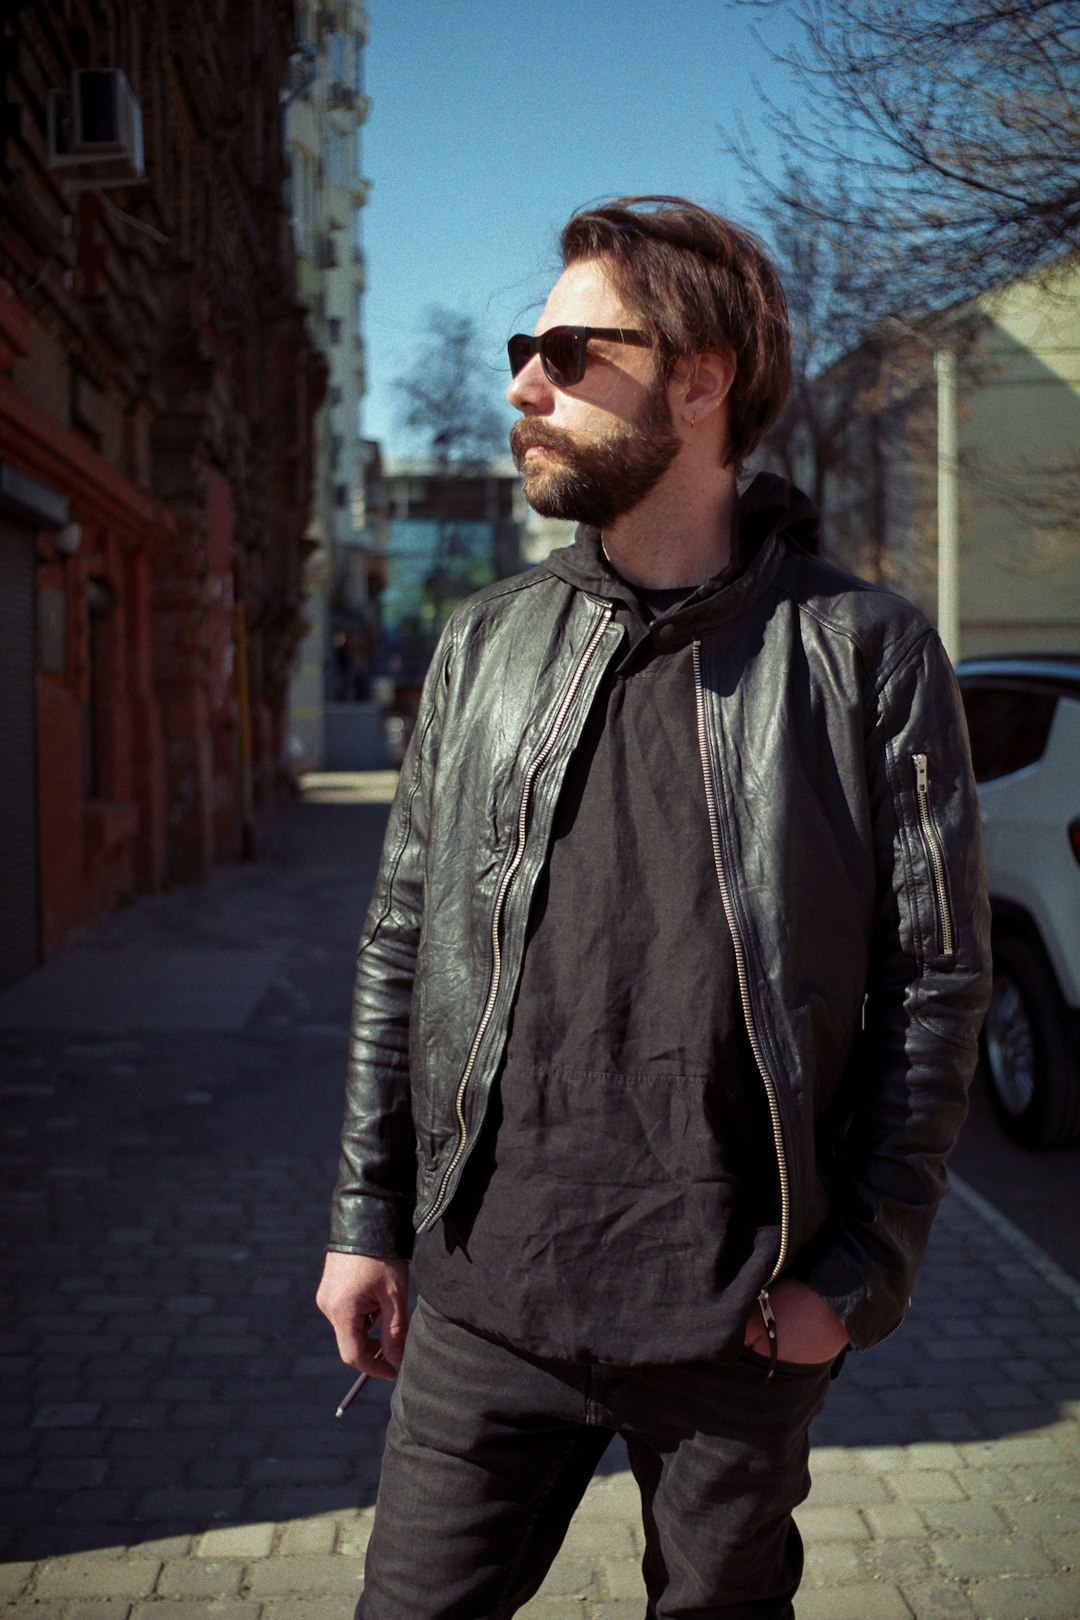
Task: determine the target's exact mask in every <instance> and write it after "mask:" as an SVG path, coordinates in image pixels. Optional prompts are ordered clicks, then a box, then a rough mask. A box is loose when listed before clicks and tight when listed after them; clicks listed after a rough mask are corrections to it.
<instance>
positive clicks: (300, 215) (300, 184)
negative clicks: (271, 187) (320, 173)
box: [291, 147, 315, 256]
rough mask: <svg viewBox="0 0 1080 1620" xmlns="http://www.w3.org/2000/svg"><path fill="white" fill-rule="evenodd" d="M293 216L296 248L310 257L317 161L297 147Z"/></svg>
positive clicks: (295, 150)
mask: <svg viewBox="0 0 1080 1620" xmlns="http://www.w3.org/2000/svg"><path fill="white" fill-rule="evenodd" d="M291 167H292V188H291V189H292V215H293V230H294V232H295V235H296V246H297V250H298V252H300V253H303V254H306V255H309V256H310V254H311V252H312V249H313V247H314V243H315V161H314V159H313V158H312V157H311V155H310V154H309V153H307V152H304V151H302V150H301V149H300V148H299V147H295V148H294V149H293V153H292V165H291Z"/></svg>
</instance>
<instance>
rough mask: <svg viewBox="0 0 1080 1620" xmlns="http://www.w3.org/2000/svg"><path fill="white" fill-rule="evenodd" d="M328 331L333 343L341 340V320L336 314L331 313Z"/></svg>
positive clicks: (327, 324) (327, 326)
mask: <svg viewBox="0 0 1080 1620" xmlns="http://www.w3.org/2000/svg"><path fill="white" fill-rule="evenodd" d="M326 333H327V336H328V337H329V339H330V342H331V343H340V342H341V321H340V320H339V319H338V317H337V316H336V315H331V317H330V319H329V320H328V321H327V323H326Z"/></svg>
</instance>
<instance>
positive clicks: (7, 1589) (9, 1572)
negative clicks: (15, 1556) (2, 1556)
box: [0, 1563, 35, 1598]
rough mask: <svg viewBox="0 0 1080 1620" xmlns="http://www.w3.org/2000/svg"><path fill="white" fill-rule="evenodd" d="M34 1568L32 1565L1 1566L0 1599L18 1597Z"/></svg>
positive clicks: (13, 1564)
mask: <svg viewBox="0 0 1080 1620" xmlns="http://www.w3.org/2000/svg"><path fill="white" fill-rule="evenodd" d="M34 1568H35V1566H34V1564H32V1563H10V1564H8V1563H4V1564H0V1598H14V1597H18V1595H19V1593H20V1592H21V1591H22V1589H23V1587H24V1586H25V1585H26V1583H27V1581H28V1580H29V1579H30V1576H31V1575H32V1574H33V1571H34Z"/></svg>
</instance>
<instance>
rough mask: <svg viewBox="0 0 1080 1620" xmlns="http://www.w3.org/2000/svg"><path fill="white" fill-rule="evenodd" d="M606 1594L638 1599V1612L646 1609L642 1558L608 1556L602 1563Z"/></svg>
mask: <svg viewBox="0 0 1080 1620" xmlns="http://www.w3.org/2000/svg"><path fill="white" fill-rule="evenodd" d="M600 1580H601V1583H602V1585H603V1588H604V1593H605V1596H607V1597H612V1598H620V1599H623V1600H625V1601H626V1602H628V1603H629V1602H631V1601H636V1603H637V1605H638V1609H637V1612H638V1614H642V1613H644V1610H645V1580H644V1577H643V1575H642V1573H641V1559H640V1558H607V1559H605V1560H604V1562H603V1563H602V1564H601V1565H600Z"/></svg>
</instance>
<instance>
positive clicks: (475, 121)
mask: <svg viewBox="0 0 1080 1620" xmlns="http://www.w3.org/2000/svg"><path fill="white" fill-rule="evenodd" d="M369 20H370V40H369V46H368V52H367V90H368V93H369V95H370V96H371V98H372V110H371V117H370V121H369V123H368V125H367V127H366V129H365V135H364V141H365V165H364V167H365V173H366V174H367V176H368V178H369V179H370V180H371V181H372V182H373V190H372V194H371V201H370V203H369V205H368V208H367V209H366V211H365V214H366V218H365V244H366V252H367V261H368V298H367V310H366V337H367V345H368V398H367V403H366V409H365V430H366V432H367V434H368V435H369V436H370V437H373V438H378V439H381V440H382V442H383V447H384V452H385V453H388V454H408V453H410V452H411V451H413V450H415V448H416V446H415V445H413V444H410V442H409V439H408V436H407V435H406V434H405V433H404V432H403V430H402V429H401V428H400V426H399V423H398V415H399V406H398V402H397V399H396V397H395V394H394V390H393V388H392V382H393V379H394V378H395V377H397V376H400V375H401V374H402V373H403V372H405V371H407V370H408V369H409V366H410V363H411V361H412V359H413V357H414V356H415V355H416V353H417V350H418V349H419V347H420V346H421V344H422V336H423V322H424V314H425V311H426V310H427V309H428V308H429V307H430V306H431V305H432V304H442V305H445V306H447V307H448V308H451V309H454V310H457V311H461V312H465V313H468V314H470V315H472V316H473V317H474V319H475V320H476V321H477V323H478V325H479V327H480V330H481V333H482V339H483V354H484V362H485V364H486V365H490V367H491V390H492V397H493V398H494V399H498V398H499V397H500V396H501V390H502V388H503V386H504V385H505V382H506V374H505V363H504V362H505V349H504V345H505V342H506V339H507V337H508V336H509V335H510V333H511V332H515V331H519V330H531V328H532V325H533V322H534V320H535V318H536V314H537V312H538V310H539V308H540V306H541V305H542V303H543V300H544V297H545V296H546V293H547V289H548V287H549V286H550V284H551V281H552V280H553V279H554V277H555V275H556V274H557V273H558V270H557V260H556V254H555V237H556V235H557V233H558V230H559V227H560V226H561V225H562V223H563V221H564V220H565V219H566V217H567V215H568V214H569V213H570V212H571V211H572V210H573V209H574V208H575V207H577V206H579V205H580V204H581V203H584V202H587V201H590V200H594V199H596V198H599V197H605V196H611V195H615V194H618V193H621V192H657V191H659V192H679V193H682V194H684V195H686V196H690V197H693V198H694V199H695V200H697V201H699V202H702V203H705V204H706V205H708V206H712V207H717V208H719V209H721V210H722V211H724V212H726V213H729V214H730V215H731V216H732V217H733V218H735V219H738V220H740V221H741V222H742V223H744V224H747V225H749V226H751V227H753V226H755V225H756V224H757V223H758V221H757V220H756V217H755V212H754V197H753V194H752V192H750V191H748V190H747V188H746V187H745V185H743V184H742V183H741V182H740V179H739V176H738V175H737V173H736V172H734V171H733V170H732V168H731V167H730V165H727V164H726V163H725V161H724V159H723V156H722V154H721V150H720V136H719V134H718V130H719V129H720V128H725V129H734V127H735V124H736V120H737V118H739V117H741V118H742V119H743V120H744V122H745V123H746V124H747V125H748V126H749V127H751V128H754V129H759V126H760V118H759V111H760V105H761V101H760V95H761V87H762V86H763V85H764V86H765V87H766V88H767V89H768V91H769V93H770V94H771V95H773V97H774V98H775V99H777V100H781V101H782V100H784V98H785V94H788V95H790V87H789V86H788V84H787V82H786V81H785V80H784V79H783V77H782V76H780V75H779V74H778V70H777V69H776V67H775V66H774V65H773V63H772V62H771V61H770V59H769V57H768V55H767V53H766V52H765V51H764V50H763V49H762V48H761V46H760V45H759V44H758V43H757V42H756V41H755V40H754V38H753V34H752V27H751V23H752V19H751V17H750V14H749V13H747V12H745V11H742V10H739V9H738V8H734V7H731V6H729V5H726V4H724V3H723V0H622V3H620V4H615V3H613V0H600V3H596V0H592V3H590V0H531V3H530V4H527V5H518V4H515V3H514V0H503V3H502V4H501V5H497V6H492V5H489V4H487V3H485V0H369ZM762 28H763V31H764V32H765V35H766V37H767V38H768V39H769V40H770V41H773V42H775V43H778V44H780V43H783V42H784V40H785V37H787V38H789V39H790V37H791V33H792V30H791V26H790V23H789V20H788V19H787V17H786V16H785V13H784V8H780V9H779V10H775V11H772V12H770V13H769V14H768V15H767V16H766V17H765V19H764V21H763V23H762ZM770 152H775V147H774V146H773V145H772V144H771V142H770V141H769V140H768V139H767V138H766V140H765V155H766V157H767V156H768V154H769V153H770ZM511 420H512V417H511V415H510V413H509V410H507V422H508V424H509V422H510V421H511Z"/></svg>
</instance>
